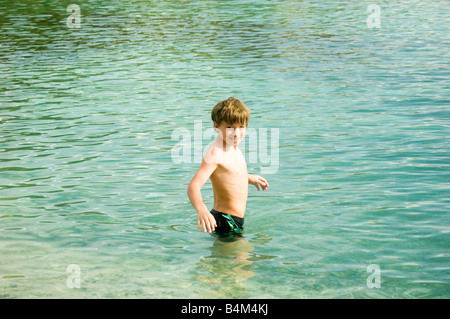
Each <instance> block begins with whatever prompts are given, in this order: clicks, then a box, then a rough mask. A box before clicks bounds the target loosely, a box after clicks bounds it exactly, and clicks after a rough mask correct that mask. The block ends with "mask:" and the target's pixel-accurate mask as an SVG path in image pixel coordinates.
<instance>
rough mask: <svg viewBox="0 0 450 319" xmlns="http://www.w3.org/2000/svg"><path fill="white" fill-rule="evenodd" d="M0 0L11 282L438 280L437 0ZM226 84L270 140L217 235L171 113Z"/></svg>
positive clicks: (443, 246) (4, 282)
mask: <svg viewBox="0 0 450 319" xmlns="http://www.w3.org/2000/svg"><path fill="white" fill-rule="evenodd" d="M0 2H1V8H2V10H0V25H1V31H2V36H1V37H0V63H1V64H0V65H1V82H0V90H1V95H0V103H1V104H0V151H1V153H0V296H1V297H3V298H448V297H450V289H449V287H450V286H449V285H450V250H449V248H450V223H449V215H448V211H449V206H450V205H449V204H450V203H449V195H448V194H449V191H450V187H449V186H450V185H449V181H450V167H449V164H450V147H449V146H450V145H449V138H448V136H449V135H450V107H449V105H450V96H449V85H450V80H449V66H450V65H449V61H450V54H449V47H450V37H449V34H450V32H449V20H448V17H449V13H450V6H449V2H446V1H394V2H392V1H378V2H377V4H378V5H379V7H380V9H381V11H380V13H381V15H380V18H381V26H380V28H371V27H368V24H367V21H366V20H367V18H368V16H369V15H370V14H371V12H368V11H367V6H368V5H369V4H370V3H369V2H367V3H366V2H361V1H107V2H105V1H78V2H75V1H74V3H76V4H78V5H79V7H80V9H81V24H80V26H81V28H79V29H76V28H69V27H68V25H67V23H66V20H67V18H68V17H69V15H70V14H71V12H69V13H67V12H66V9H67V5H68V4H69V3H64V4H62V3H61V2H60V1H56V0H53V1H44V0H33V1H20V3H17V1H13V2H10V1H6V0H1V1H0ZM229 96H236V97H239V98H241V99H242V100H243V101H244V102H245V103H246V104H247V105H248V106H249V107H250V109H251V120H250V124H249V129H250V128H253V129H255V130H256V131H257V132H259V131H258V130H259V128H266V129H267V130H268V132H270V129H278V130H279V147H278V151H279V157H278V165H276V166H275V168H276V169H275V171H276V172H270V173H267V174H265V175H264V177H266V178H267V179H268V181H269V183H270V188H269V190H267V191H265V192H257V190H256V189H255V188H254V187H253V186H251V187H250V189H249V199H248V205H247V213H246V217H245V219H246V221H245V234H244V236H243V237H242V238H234V239H220V238H217V237H215V236H211V235H208V234H204V233H199V232H198V231H197V225H196V213H195V211H194V210H193V208H192V206H191V205H190V203H189V200H188V198H187V195H186V187H187V185H188V183H189V181H190V179H191V178H192V176H193V175H194V174H195V172H196V170H197V168H198V166H199V164H198V162H196V161H195V158H194V153H192V161H191V162H190V163H186V162H183V163H175V161H174V160H173V157H172V150H173V149H174V147H176V145H177V144H178V143H179V141H178V140H177V139H174V138H173V137H172V134H173V133H174V132H175V131H176V130H177V129H180V128H181V129H184V130H185V131H189V132H190V133H191V134H192V135H191V137H192V144H194V124H195V123H198V121H201V124H202V130H203V131H206V130H207V129H208V128H209V127H210V126H211V122H210V110H211V108H212V107H213V106H214V105H215V103H217V102H218V101H220V100H222V99H225V98H227V97H229ZM196 121H197V122H196ZM268 135H269V136H268V137H270V134H268ZM259 137H260V136H259ZM268 140H269V139H268ZM203 143H204V145H206V144H207V143H209V140H207V141H203ZM204 145H203V146H204ZM269 145H270V143H269ZM193 147H194V145H192V148H193ZM267 153H268V154H270V153H271V149H269V150H268V151H267ZM274 154H275V153H274ZM246 156H247V158H248V157H249V154H248V152H246ZM268 165H269V164H267V162H266V163H263V162H262V161H261V160H260V159H258V160H257V161H256V162H255V161H253V162H252V163H249V164H248V168H249V172H251V173H256V174H262V173H261V172H262V171H261V167H264V166H268ZM202 193H203V197H204V200H205V203H206V204H207V206H208V207H212V203H213V198H212V190H211V184H210V183H208V184H206V185H205V187H204V189H203V190H202ZM72 264H74V265H76V266H77V267H79V269H80V276H81V277H80V288H77V287H74V286H73V283H74V282H75V281H74V279H73V278H74V277H73V276H74V273H71V272H67V267H68V266H69V265H72ZM369 265H377V266H378V267H379V269H380V271H381V273H380V274H379V279H380V288H376V287H373V285H371V283H374V282H375V281H373V279H374V277H373V276H374V275H376V273H371V272H367V267H368V266H369ZM75 275H76V274H75ZM71 287H74V288H71ZM371 287H372V288H371Z"/></svg>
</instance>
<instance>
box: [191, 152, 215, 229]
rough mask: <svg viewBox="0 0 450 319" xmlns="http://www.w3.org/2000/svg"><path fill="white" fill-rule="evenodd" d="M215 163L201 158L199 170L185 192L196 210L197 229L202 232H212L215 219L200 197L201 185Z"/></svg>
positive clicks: (211, 171)
mask: <svg viewBox="0 0 450 319" xmlns="http://www.w3.org/2000/svg"><path fill="white" fill-rule="evenodd" d="M216 167H217V164H216V163H214V162H211V161H205V160H204V159H203V160H202V164H201V165H200V168H199V170H198V171H197V173H196V174H195V175H194V177H193V178H192V180H191V182H190V183H189V186H188V188H187V194H188V197H189V200H190V201H191V204H192V206H193V207H194V208H195V210H196V211H197V219H198V222H197V226H198V230H199V231H201V229H203V231H204V232H206V231H208V232H210V233H211V232H212V231H214V229H215V227H217V225H216V219H215V218H214V216H213V215H212V214H211V213H210V212H209V210H208V208H207V207H206V205H205V203H204V202H203V199H202V194H201V191H200V190H201V189H202V187H203V185H205V183H206V181H207V180H208V178H209V177H210V176H211V174H212V173H213V172H214V170H215V169H216Z"/></svg>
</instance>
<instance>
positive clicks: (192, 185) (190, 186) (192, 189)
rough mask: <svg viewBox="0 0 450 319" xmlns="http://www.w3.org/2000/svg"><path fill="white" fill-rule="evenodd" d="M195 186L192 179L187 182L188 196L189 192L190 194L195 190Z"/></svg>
mask: <svg viewBox="0 0 450 319" xmlns="http://www.w3.org/2000/svg"><path fill="white" fill-rule="evenodd" d="M196 186H197V185H196V183H194V182H192V181H191V182H190V183H189V185H188V187H187V189H186V193H187V194H188V196H190V194H192V192H193V191H194V190H195V188H196Z"/></svg>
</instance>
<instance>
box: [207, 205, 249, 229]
mask: <svg viewBox="0 0 450 319" xmlns="http://www.w3.org/2000/svg"><path fill="white" fill-rule="evenodd" d="M211 214H212V215H213V216H214V218H215V219H216V223H217V227H216V229H215V231H216V233H241V232H243V231H244V218H240V217H236V216H232V215H230V214H225V213H221V212H219V211H217V210H215V209H212V210H211Z"/></svg>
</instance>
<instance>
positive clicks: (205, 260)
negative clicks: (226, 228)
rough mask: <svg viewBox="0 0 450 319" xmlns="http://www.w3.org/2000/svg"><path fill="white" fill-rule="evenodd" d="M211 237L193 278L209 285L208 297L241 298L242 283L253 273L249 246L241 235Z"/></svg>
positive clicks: (243, 288) (243, 291) (242, 291)
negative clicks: (211, 240) (208, 246)
mask: <svg viewBox="0 0 450 319" xmlns="http://www.w3.org/2000/svg"><path fill="white" fill-rule="evenodd" d="M213 236H214V237H215V240H214V243H213V245H212V247H211V248H210V250H211V255H209V256H203V257H202V258H201V260H200V261H199V263H198V267H197V269H198V270H199V273H200V274H199V275H197V276H196V277H195V279H196V280H197V281H199V282H201V283H202V284H203V285H205V286H209V288H210V291H209V292H208V295H207V296H204V297H208V298H245V297H246V296H245V286H244V285H243V282H244V281H245V280H247V279H248V278H250V277H252V276H253V275H254V272H253V265H252V263H253V262H252V259H251V254H250V253H251V252H252V251H253V245H252V244H250V243H249V242H248V241H247V240H246V239H245V238H244V237H243V236H230V237H223V236H218V235H213Z"/></svg>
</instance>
